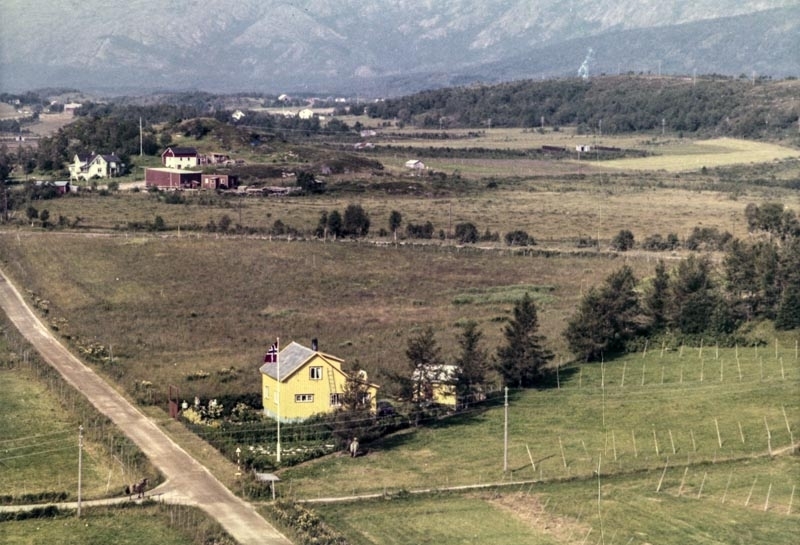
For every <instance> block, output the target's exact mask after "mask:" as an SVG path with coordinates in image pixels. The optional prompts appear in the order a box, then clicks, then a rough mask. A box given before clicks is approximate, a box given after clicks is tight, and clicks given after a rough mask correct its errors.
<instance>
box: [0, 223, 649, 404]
mask: <svg viewBox="0 0 800 545" xmlns="http://www.w3.org/2000/svg"><path fill="white" fill-rule="evenodd" d="M23 241H24V243H23ZM0 244H2V247H3V256H4V267H5V270H6V271H8V272H10V273H11V274H13V275H15V276H17V277H18V278H19V279H22V278H23V277H24V278H25V283H26V285H27V287H28V288H29V289H31V290H32V291H33V292H34V293H36V295H37V296H39V297H42V298H45V299H47V300H48V301H49V303H48V307H49V309H50V310H49V315H48V319H49V320H50V321H51V322H55V323H56V325H57V327H58V328H59V331H60V333H61V334H62V335H69V336H70V337H71V338H72V342H73V343H77V344H80V343H83V344H86V343H88V342H94V341H97V342H99V343H100V344H102V345H104V346H105V347H106V349H107V350H108V352H109V354H108V355H109V356H110V355H111V354H110V352H111V351H112V350H113V357H114V364H113V365H105V366H104V369H103V370H104V371H105V372H107V373H109V374H110V375H112V376H114V377H116V378H118V379H120V380H121V381H122V384H123V385H124V386H125V387H126V388H127V389H128V390H129V391H130V392H132V393H133V394H134V395H137V391H136V388H137V384H141V383H142V381H149V382H151V383H152V384H156V385H163V384H176V385H178V386H180V388H181V392H182V395H184V396H185V397H187V398H188V399H191V398H192V397H193V396H194V395H199V396H200V397H202V398H207V397H209V396H214V395H219V394H221V393H226V392H240V393H241V392H251V391H252V392H258V391H259V389H260V387H259V384H260V382H259V378H258V367H259V365H260V361H261V358H263V351H264V349H265V347H266V346H268V345H269V343H271V342H272V341H271V339H273V338H274V337H275V336H280V337H281V338H282V339H283V340H284V342H289V341H290V340H297V341H298V342H304V343H308V342H310V339H311V338H314V337H316V338H318V339H319V341H320V346H321V349H323V350H326V351H329V352H330V353H333V354H336V355H337V356H340V357H343V358H345V359H346V360H353V359H358V360H359V361H360V362H361V363H362V365H364V366H365V367H366V368H367V369H368V371H369V372H370V374H371V376H374V377H375V380H378V381H382V378H381V377H382V376H383V373H385V372H387V371H391V370H392V369H400V368H401V367H403V366H404V365H405V359H404V350H405V347H406V343H407V339H408V338H409V337H410V336H411V335H413V334H414V332H416V331H419V330H420V328H423V327H425V326H427V325H432V326H434V327H435V328H436V329H437V337H438V340H439V342H440V343H441V345H442V346H443V348H444V354H445V355H446V356H447V357H449V356H450V355H451V354H453V352H454V350H455V336H456V334H457V325H458V324H459V323H461V322H463V321H464V320H465V319H467V318H471V319H474V320H477V321H479V322H480V324H481V327H482V328H483V329H484V331H485V334H486V337H487V345H488V346H490V347H494V346H495V345H496V343H498V342H499V338H500V332H501V328H502V323H500V322H502V320H503V319H504V318H505V317H506V316H507V313H508V312H509V311H510V309H511V307H512V306H513V302H514V300H515V297H518V296H521V295H522V292H523V290H524V289H526V288H525V286H528V287H529V288H530V290H531V292H532V294H534V293H533V292H534V291H535V290H537V291H538V288H539V287H545V288H546V289H545V291H542V292H541V293H540V294H539V296H538V301H539V305H540V308H539V315H540V322H541V324H542V333H544V334H545V335H546V336H548V338H549V343H550V344H551V345H552V346H553V348H554V349H557V350H560V353H561V355H562V357H564V358H566V357H567V355H566V353H565V352H564V351H563V340H562V339H561V337H560V331H561V329H562V327H563V324H564V321H565V319H566V317H567V315H568V314H569V313H571V312H572V309H573V308H574V307H575V305H576V304H577V301H578V300H579V298H580V295H581V289H587V288H588V286H589V285H592V284H594V283H596V282H599V280H600V279H601V278H603V277H605V276H606V275H607V274H609V273H610V272H611V271H613V270H615V269H617V268H618V267H620V266H621V264H622V262H623V261H622V260H617V259H608V258H596V257H591V256H589V257H581V256H570V255H565V256H561V257H553V258H550V259H538V258H535V257H532V256H530V255H527V256H523V255H512V254H511V253H508V252H486V251H475V250H457V249H454V248H452V247H450V248H443V247H439V246H430V247H427V246H423V247H413V246H408V247H404V246H401V247H397V248H395V247H390V246H389V247H383V246H375V245H371V244H358V243H337V244H331V243H327V244H326V243H321V242H294V243H287V242H285V241H272V242H270V241H267V240H258V239H247V240H242V239H236V238H222V239H219V240H217V239H214V238H210V237H201V238H195V237H186V238H180V239H178V238H168V239H160V238H140V237H127V238H126V237H125V236H116V237H105V236H95V237H92V236H89V237H86V236H81V235H56V236H40V235H25V234H21V235H20V238H19V239H17V236H16V235H11V236H3V237H0ZM626 261H627V262H628V263H630V264H631V265H632V266H633V267H634V268H635V269H636V270H638V271H639V273H640V274H641V275H645V274H650V270H651V268H652V266H653V263H648V260H647V259H646V258H641V259H635V258H633V259H628V260H626ZM213 271H217V272H213ZM208 275H210V276H208ZM55 285H58V286H60V287H59V289H57V290H54V289H52V286H55ZM231 367H233V368H234V369H235V373H234V376H233V377H229V376H226V379H230V378H233V380H228V381H227V382H223V381H221V377H222V375H220V374H219V373H218V372H219V371H220V370H222V369H229V368H231ZM199 370H203V371H205V372H208V373H210V375H211V376H210V377H209V378H208V379H206V380H190V379H189V378H187V377H189V376H190V375H192V374H194V373H195V372H196V371H199ZM163 393H164V392H163V391H161V392H159V394H161V395H163Z"/></svg>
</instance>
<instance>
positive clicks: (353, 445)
mask: <svg viewBox="0 0 800 545" xmlns="http://www.w3.org/2000/svg"><path fill="white" fill-rule="evenodd" d="M348 448H349V450H350V457H351V458H355V457H356V456H358V439H357V438H356V437H353V440H352V441H350V446H349V447H348Z"/></svg>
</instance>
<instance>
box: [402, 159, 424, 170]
mask: <svg viewBox="0 0 800 545" xmlns="http://www.w3.org/2000/svg"><path fill="white" fill-rule="evenodd" d="M406 168H410V169H411V170H425V163H423V162H422V161H420V160H419V159H409V160H408V161H406Z"/></svg>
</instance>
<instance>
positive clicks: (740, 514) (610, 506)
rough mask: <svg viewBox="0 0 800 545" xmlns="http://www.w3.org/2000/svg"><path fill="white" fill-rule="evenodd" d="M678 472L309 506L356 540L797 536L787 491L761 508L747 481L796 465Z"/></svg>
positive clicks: (399, 544) (769, 540) (363, 544)
mask: <svg viewBox="0 0 800 545" xmlns="http://www.w3.org/2000/svg"><path fill="white" fill-rule="evenodd" d="M676 473H678V475H677V476H676V478H675V479H673V481H672V482H671V483H670V484H671V488H669V489H668V488H666V487H662V490H661V492H659V493H657V492H656V487H657V484H658V479H659V477H660V474H659V472H653V473H650V474H647V475H643V476H617V477H614V476H606V475H603V474H602V473H601V476H600V496H599V501H598V482H597V479H596V478H595V479H587V480H585V481H572V482H565V483H551V484H547V483H545V484H536V485H520V486H516V487H511V488H510V489H509V488H505V489H493V490H490V491H482V492H473V493H467V494H446V493H438V494H430V495H423V496H411V497H408V496H406V497H399V498H396V499H390V500H386V499H380V500H371V501H364V502H352V503H336V504H327V505H316V506H315V510H316V511H317V512H319V513H320V514H321V515H322V516H323V517H324V519H325V520H326V522H328V523H330V524H332V525H334V526H335V527H337V528H339V529H341V530H342V531H344V532H346V535H347V536H348V539H349V540H350V542H351V543H353V544H355V545H368V544H377V543H381V544H383V543H391V544H396V545H406V544H411V543H436V544H437V545H438V544H442V545H450V544H454V545H455V544H462V543H498V544H499V543H537V544H538V543H540V544H549V543H563V544H581V543H608V544H613V543H618V544H619V543H622V544H626V543H635V544H644V543H660V544H676V545H678V544H684V543H725V544H729V545H730V544H742V545H748V544H765V545H766V544H770V545H777V544H785V545H789V544H791V543H794V539H795V537H796V529H797V525H798V523H799V522H800V516H798V514H797V512H796V511H793V514H788V513H787V505H786V501H787V495H786V491H785V490H781V493H782V494H783V495H782V497H781V501H782V502H783V503H780V504H778V503H770V505H769V506H768V509H767V510H766V511H765V510H764V505H765V503H767V502H766V493H767V490H768V485H769V484H770V483H769V482H762V484H761V486H757V487H756V488H755V489H754V491H753V493H752V494H750V488H751V487H752V483H753V480H754V479H756V480H757V479H758V478H759V477H761V479H762V481H763V480H764V477H765V476H769V477H771V478H772V481H771V483H773V484H776V485H777V484H779V483H780V482H781V480H782V479H792V478H793V479H794V481H795V482H796V481H797V467H796V464H795V466H794V467H791V466H790V464H788V463H786V461H785V460H780V461H777V462H770V463H764V462H761V461H756V462H753V463H750V464H746V465H743V464H736V465H730V464H720V465H718V466H714V467H713V468H709V469H708V471H706V470H703V471H699V472H694V473H692V474H691V476H690V477H687V479H686V482H685V483H684V487H683V489H682V490H681V489H680V484H679V482H678V481H679V480H680V478H681V476H682V474H683V472H682V471H677V470H676ZM731 475H733V477H732V478H731V479H730V483H728V479H729V477H730V476H731ZM687 483H690V484H687ZM700 484H704V486H703V488H702V490H701V489H700ZM726 485H727V486H726ZM783 488H784V489H785V488H786V487H785V486H784V487H783ZM679 492H680V495H679ZM726 492H727V493H726ZM772 493H773V494H774V493H775V488H773V489H772ZM748 496H749V497H750V502H748V505H745V502H747V499H748ZM772 498H773V499H774V496H772ZM398 521H403V522H402V523H400V524H399V523H398Z"/></svg>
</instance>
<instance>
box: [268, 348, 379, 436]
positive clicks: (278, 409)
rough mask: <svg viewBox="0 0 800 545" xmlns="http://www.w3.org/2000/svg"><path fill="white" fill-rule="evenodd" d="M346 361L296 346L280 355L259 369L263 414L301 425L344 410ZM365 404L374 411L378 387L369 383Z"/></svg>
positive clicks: (363, 379)
mask: <svg viewBox="0 0 800 545" xmlns="http://www.w3.org/2000/svg"><path fill="white" fill-rule="evenodd" d="M342 363H344V360H342V359H340V358H337V357H336V356H331V355H330V354H325V353H324V352H320V351H318V350H314V349H312V348H308V347H305V346H303V345H301V344H298V343H296V342H292V343H290V344H289V345H288V346H286V347H285V348H284V349H282V350H281V351H280V353H279V354H278V357H277V361H268V362H266V363H264V364H263V365H262V366H261V367H260V369H259V370H260V371H261V398H262V402H263V405H264V414H266V415H267V416H269V417H270V418H274V419H276V420H277V419H280V421H281V422H300V421H302V420H305V419H307V418H309V417H310V416H312V415H315V414H320V413H330V412H333V411H336V410H338V409H340V408H341V407H342V399H343V397H344V393H345V384H346V382H347V379H348V377H347V374H345V373H344V371H342ZM358 379H359V380H362V381H363V382H364V384H365V385H366V391H367V394H366V398H365V399H364V403H366V404H369V406H370V408H371V410H373V411H374V410H375V407H376V401H377V397H378V386H377V385H375V384H371V383H367V382H366V375H365V376H363V377H358Z"/></svg>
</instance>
